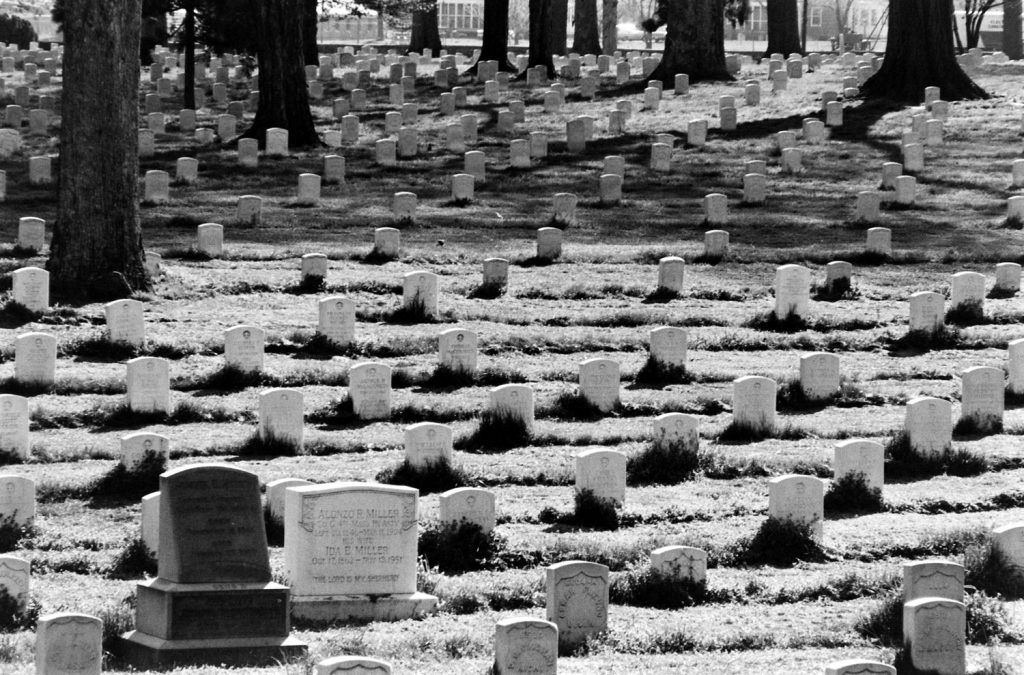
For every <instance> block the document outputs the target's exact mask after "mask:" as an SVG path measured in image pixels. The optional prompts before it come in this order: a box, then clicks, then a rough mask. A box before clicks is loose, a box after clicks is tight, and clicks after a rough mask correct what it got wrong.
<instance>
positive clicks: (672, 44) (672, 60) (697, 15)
mask: <svg viewBox="0 0 1024 675" xmlns="http://www.w3.org/2000/svg"><path fill="white" fill-rule="evenodd" d="M665 5H666V6H665V22H666V33H665V53H664V54H663V55H662V57H661V63H660V64H658V67H657V68H655V69H654V72H653V73H651V75H650V77H649V78H647V79H648V80H661V81H662V82H663V83H664V84H665V86H666V87H671V86H673V85H674V83H675V76H676V75H678V74H680V73H686V74H687V75H689V76H690V82H697V81H700V80H732V79H733V77H732V75H730V74H729V71H728V70H726V67H725V22H724V21H723V20H722V17H723V9H724V5H723V0H690V1H689V2H667V3H665ZM605 48H606V49H607V45H606V46H605Z"/></svg>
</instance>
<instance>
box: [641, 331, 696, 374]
mask: <svg viewBox="0 0 1024 675" xmlns="http://www.w3.org/2000/svg"><path fill="white" fill-rule="evenodd" d="M686 347H687V334H686V329H685V328H677V327H675V326H660V327H658V328H653V329H651V335H650V357H651V359H653V360H655V361H657V362H659V363H661V364H664V365H666V366H672V367H676V368H685V367H686Z"/></svg>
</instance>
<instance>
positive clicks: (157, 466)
mask: <svg viewBox="0 0 1024 675" xmlns="http://www.w3.org/2000/svg"><path fill="white" fill-rule="evenodd" d="M166 470H167V461H166V460H165V458H164V455H163V454H161V453H159V452H147V453H146V454H145V456H143V458H142V459H141V460H140V461H139V463H138V464H136V465H135V466H134V467H132V468H131V469H129V468H127V467H126V466H125V465H124V464H122V463H121V462H118V463H117V464H116V465H115V466H114V468H112V469H111V470H110V471H108V472H107V473H105V474H103V475H102V476H100V477H99V478H98V479H96V482H95V483H94V484H93V485H92V487H91V489H90V490H89V493H90V495H91V498H92V500H93V501H94V502H96V501H106V500H116V501H118V502H136V501H138V500H140V499H142V498H143V497H145V496H146V495H148V494H149V493H151V492H156V491H158V490H159V489H160V474H162V473H163V472H164V471H166Z"/></svg>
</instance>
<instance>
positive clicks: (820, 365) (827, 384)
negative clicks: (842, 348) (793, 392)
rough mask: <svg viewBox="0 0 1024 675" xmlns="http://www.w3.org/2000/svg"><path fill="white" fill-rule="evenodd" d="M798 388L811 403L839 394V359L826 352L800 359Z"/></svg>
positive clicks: (807, 355) (806, 355)
mask: <svg viewBox="0 0 1024 675" xmlns="http://www.w3.org/2000/svg"><path fill="white" fill-rule="evenodd" d="M800 388H801V389H803V392H804V395H805V396H806V397H807V398H808V399H810V400H812V401H821V400H825V399H829V398H831V397H833V396H835V395H836V394H838V393H839V357H838V356H837V355H835V354H828V353H826V352H816V353H814V354H805V355H804V356H801V357H800Z"/></svg>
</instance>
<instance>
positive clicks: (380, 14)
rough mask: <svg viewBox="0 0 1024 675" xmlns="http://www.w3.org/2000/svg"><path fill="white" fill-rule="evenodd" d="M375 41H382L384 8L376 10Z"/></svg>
mask: <svg viewBox="0 0 1024 675" xmlns="http://www.w3.org/2000/svg"><path fill="white" fill-rule="evenodd" d="M377 41H378V42H383V41H384V8H383V7H381V8H380V9H378V10H377Z"/></svg>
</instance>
